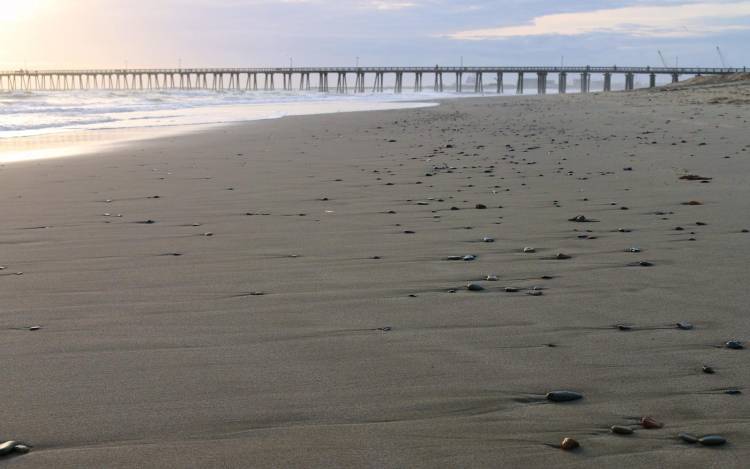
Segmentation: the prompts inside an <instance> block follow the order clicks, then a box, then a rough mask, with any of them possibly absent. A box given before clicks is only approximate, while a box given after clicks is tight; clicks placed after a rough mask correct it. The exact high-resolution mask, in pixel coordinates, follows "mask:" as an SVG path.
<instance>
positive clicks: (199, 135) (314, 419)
mask: <svg viewBox="0 0 750 469" xmlns="http://www.w3.org/2000/svg"><path fill="white" fill-rule="evenodd" d="M748 102H750V85H748V84H747V83H720V84H711V83H703V84H698V85H695V86H692V87H690V86H688V87H680V86H677V87H672V88H671V89H669V90H665V89H657V90H654V91H648V90H641V91H637V92H632V93H622V92H619V93H617V92H616V93H606V94H589V95H565V96H546V97H533V96H531V97H507V98H506V97H492V98H490V97H486V98H476V99H475V98H472V99H461V100H449V101H446V102H444V103H442V104H441V105H440V106H438V107H432V108H423V109H408V110H392V111H376V112H361V113H348V114H330V115H321V116H300V117H289V118H284V119H281V120H274V121H258V122H252V123H248V124H240V125H233V126H228V127H222V128H218V129H211V130H207V131H202V132H195V133H192V134H189V135H179V136H170V137H167V138H161V139H155V140H146V141H140V142H135V143H132V144H129V145H128V146H126V147H124V148H120V149H116V150H114V151H111V152H108V153H103V154H93V155H84V156H74V157H66V158H58V159H50V160H39V161H33V162H26V163H12V164H6V165H3V166H2V167H0V195H1V196H2V197H0V204H1V206H2V214H3V219H2V224H0V265H1V266H3V269H2V270H0V302H1V304H2V310H1V313H0V338H1V340H0V352H1V353H2V355H3V357H4V364H5V366H4V370H3V380H2V382H3V385H2V386H1V387H0V389H1V390H2V393H1V396H2V402H3V419H2V425H1V426H0V436H1V437H2V439H3V441H6V440H19V441H23V442H26V443H28V444H29V445H31V446H32V449H31V451H30V452H29V453H28V454H19V455H13V456H11V457H9V458H6V459H3V460H2V461H0V464H1V465H2V466H3V467H14V468H16V467H17V468H27V467H28V468H40V467H55V468H81V467H107V468H117V467H123V468H125V467H144V468H145V467H149V468H150V467H154V468H206V467H258V468H296V467H299V468H312V467H320V468H338V467H341V468H344V467H393V468H437V467H446V468H457V467H478V468H482V467H487V468H490V467H492V468H497V467H524V468H551V467H570V468H572V467H584V468H602V467H629V468H633V467H660V468H672V467H673V468H681V469H685V468H709V467H717V468H719V467H720V468H741V467H747V464H748V462H747V461H748V458H750V446H749V444H750V425H749V424H750V406H749V405H748V403H747V392H748V389H747V388H748V385H750V367H748V366H747V363H748V361H747V360H748V355H747V354H748V353H750V352H748V351H747V350H742V349H739V350H735V349H731V348H728V347H726V346H725V344H726V343H727V341H730V340H738V341H742V342H743V343H744V342H745V341H746V340H750V330H749V329H748V328H749V325H750V322H748V313H749V312H750V310H749V309H748V300H750V293H749V292H748V279H749V278H750V263H748V260H749V259H750V233H748V232H747V230H750V184H748V175H749V174H750V134H749V133H748V128H749V126H750V123H749V122H750V107H748V106H747V103H748ZM688 175H692V176H700V178H696V177H692V178H687V179H684V178H683V179H681V177H683V176H688ZM701 178H710V179H705V180H701ZM691 179H696V180H691ZM577 217H579V218H577ZM576 218H577V219H578V220H579V221H571V219H573V220H575V219H576ZM525 248H531V249H525ZM524 251H527V252H524ZM465 256H469V257H465ZM451 259H456V260H451ZM464 259H466V260H464ZM488 276H489V277H488ZM488 278H489V279H490V280H488ZM469 284H474V285H475V286H474V287H472V290H477V291H472V290H470V289H468V288H467V286H468V285H469ZM480 287H481V288H480ZM680 322H686V323H690V325H692V328H689V327H686V328H684V329H680V328H678V327H677V323H680ZM32 329H33V330H32ZM704 366H708V367H711V369H710V370H704ZM706 371H714V373H707V372H706ZM555 390H570V391H574V392H577V393H580V394H581V395H582V396H583V398H582V399H579V400H577V401H574V402H566V403H558V402H551V401H549V400H547V399H546V397H545V395H546V393H548V392H550V391H555ZM732 390H736V391H741V392H740V393H737V392H731V391H732ZM728 391H730V392H728ZM646 416H650V417H652V418H653V419H655V420H656V421H658V422H660V423H663V427H662V428H655V429H647V428H644V427H642V426H641V425H640V424H639V422H640V419H641V418H642V417H646ZM613 425H621V426H630V427H631V428H632V429H634V430H635V431H634V433H633V434H632V435H618V434H613V433H612V432H611V431H610V427H611V426H613ZM680 432H687V433H690V434H694V435H696V436H703V435H708V434H718V435H721V436H722V437H724V438H726V439H727V441H728V443H727V444H726V445H723V446H720V447H716V448H711V447H705V446H702V445H699V444H692V445H691V444H688V443H686V442H684V441H681V440H680V439H679V438H678V436H677V435H678V434H679V433H680ZM565 437H569V438H574V439H575V440H577V441H578V442H579V443H580V445H581V448H579V449H578V450H575V451H563V450H561V449H560V448H558V447H556V446H557V445H559V444H560V442H561V440H562V439H563V438H565Z"/></svg>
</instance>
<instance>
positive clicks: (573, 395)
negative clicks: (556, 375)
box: [547, 391, 583, 402]
mask: <svg viewBox="0 0 750 469" xmlns="http://www.w3.org/2000/svg"><path fill="white" fill-rule="evenodd" d="M578 399H583V394H580V393H577V392H575V391H550V392H548V393H547V400H548V401H552V402H570V401H577V400H578Z"/></svg>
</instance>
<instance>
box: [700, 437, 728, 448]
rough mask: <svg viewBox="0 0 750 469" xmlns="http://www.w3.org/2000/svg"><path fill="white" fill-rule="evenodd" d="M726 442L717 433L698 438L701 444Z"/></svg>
mask: <svg viewBox="0 0 750 469" xmlns="http://www.w3.org/2000/svg"><path fill="white" fill-rule="evenodd" d="M726 442H727V440H726V438H724V437H723V436H719V435H706V436H704V437H702V438H701V439H699V440H698V443H700V444H702V445H703V446H721V445H723V444H724V443H726Z"/></svg>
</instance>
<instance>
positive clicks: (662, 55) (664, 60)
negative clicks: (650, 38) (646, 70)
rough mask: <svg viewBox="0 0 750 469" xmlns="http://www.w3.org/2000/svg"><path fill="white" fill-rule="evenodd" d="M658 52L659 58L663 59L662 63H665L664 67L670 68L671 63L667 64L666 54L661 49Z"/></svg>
mask: <svg viewBox="0 0 750 469" xmlns="http://www.w3.org/2000/svg"><path fill="white" fill-rule="evenodd" d="M656 52H658V53H659V59H660V60H661V64H662V65H664V68H669V65H667V60H666V59H665V58H664V54H662V53H661V51H660V50H657V51H656Z"/></svg>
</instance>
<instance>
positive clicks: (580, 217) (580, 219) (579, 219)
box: [568, 215, 596, 223]
mask: <svg viewBox="0 0 750 469" xmlns="http://www.w3.org/2000/svg"><path fill="white" fill-rule="evenodd" d="M568 221H574V222H576V223H586V222H592V221H596V220H592V219H591V218H586V217H585V216H583V215H576V216H575V217H573V218H568Z"/></svg>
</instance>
